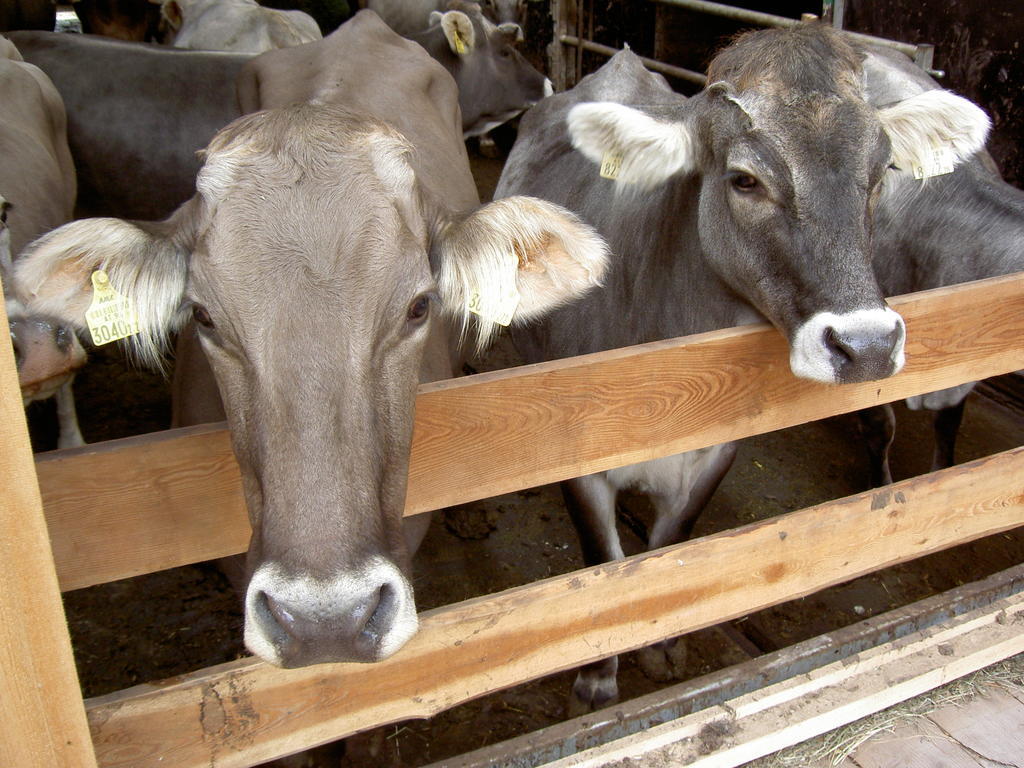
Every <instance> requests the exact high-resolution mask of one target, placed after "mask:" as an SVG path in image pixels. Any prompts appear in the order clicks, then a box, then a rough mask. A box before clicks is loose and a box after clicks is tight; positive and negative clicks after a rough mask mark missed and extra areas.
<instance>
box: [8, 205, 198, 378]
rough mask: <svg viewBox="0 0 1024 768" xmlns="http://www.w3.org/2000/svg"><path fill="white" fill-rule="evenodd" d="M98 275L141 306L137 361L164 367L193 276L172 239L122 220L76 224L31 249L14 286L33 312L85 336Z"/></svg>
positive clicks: (133, 344)
mask: <svg viewBox="0 0 1024 768" xmlns="http://www.w3.org/2000/svg"><path fill="white" fill-rule="evenodd" d="M98 269H102V270H103V271H105V272H106V273H107V276H108V278H109V280H110V285H111V286H112V287H113V289H114V291H116V292H117V293H118V294H120V295H121V296H123V297H126V298H127V299H128V300H130V302H131V304H132V306H133V308H134V311H135V316H136V319H137V322H138V328H139V332H138V333H136V334H134V335H133V336H130V337H128V339H127V340H126V341H127V343H128V345H129V348H130V349H131V351H132V352H133V354H134V357H135V358H136V359H137V360H138V361H139V362H141V363H144V364H147V365H151V366H153V367H156V368H160V367H162V364H163V359H164V353H165V352H166V347H167V336H168V334H169V333H170V332H171V331H174V330H177V328H179V327H180V326H181V324H182V321H183V319H184V317H183V314H182V313H181V311H180V307H181V303H182V298H183V296H184V293H185V283H186V279H187V277H188V255H187V253H186V252H185V251H184V250H183V249H182V248H180V247H179V246H177V245H176V244H175V243H174V242H173V241H172V240H170V239H168V238H166V237H163V236H161V235H156V234H153V233H151V232H150V231H148V230H147V229H143V227H142V226H141V225H139V224H136V223H132V222H128V221H124V220H122V219H80V220H78V221H73V222H71V223H69V224H65V225H64V226H62V227H58V228H57V229H55V230H53V231H52V232H50V233H48V234H46V235H44V236H43V237H41V238H39V239H38V240H36V241H34V242H33V243H31V244H29V246H28V247H27V248H26V249H25V250H24V251H23V252H22V254H21V255H20V257H19V258H18V261H17V263H16V264H15V267H14V287H15V291H16V294H17V296H18V298H19V299H20V300H21V301H22V303H23V304H24V305H25V308H26V311H28V312H32V313H38V314H43V315H48V316H51V317H54V318H56V319H58V320H60V321H62V322H64V323H66V324H68V325H71V326H73V327H75V328H76V329H78V330H85V329H86V327H87V323H86V312H87V311H88V310H89V308H90V305H91V304H92V301H93V295H94V288H93V279H92V276H93V273H94V272H95V271H96V270H98Z"/></svg>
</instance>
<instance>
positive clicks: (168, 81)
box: [11, 32, 252, 219]
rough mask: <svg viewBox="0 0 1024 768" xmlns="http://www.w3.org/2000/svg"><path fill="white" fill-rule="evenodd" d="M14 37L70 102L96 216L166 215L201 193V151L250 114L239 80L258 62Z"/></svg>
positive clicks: (76, 150)
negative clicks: (243, 112) (243, 109)
mask: <svg viewBox="0 0 1024 768" xmlns="http://www.w3.org/2000/svg"><path fill="white" fill-rule="evenodd" d="M11 39H12V40H13V41H14V42H15V44H16V45H17V46H18V48H19V50H21V52H22V55H23V56H24V57H25V59H26V61H29V62H31V63H33V64H35V65H37V66H38V67H39V68H40V69H42V70H43V71H44V72H46V74H47V75H48V76H49V77H50V79H51V80H53V83H54V85H55V86H56V87H57V90H58V91H59V92H60V95H61V97H62V98H63V100H64V104H65V107H66V109H67V115H68V140H69V143H70V145H71V153H72V155H73V157H74V159H75V166H76V169H77V170H78V175H79V213H80V214H81V215H89V216H104V215H117V216H124V217H127V218H135V219H160V218H163V217H165V216H167V215H169V214H170V212H171V211H173V210H174V208H176V207H177V206H178V205H180V204H181V203H182V202H184V201H185V200H187V199H188V198H189V197H191V196H192V193H193V191H194V182H195V175H196V173H197V171H198V170H199V166H200V163H199V159H198V157H197V155H196V153H197V152H198V151H199V150H200V149H202V148H203V147H205V146H206V144H207V143H208V142H209V141H210V139H211V138H212V137H213V135H214V133H216V132H217V131H218V130H219V129H220V128H222V127H224V125H226V124H227V123H229V122H230V121H231V120H233V119H234V118H235V117H237V116H238V115H239V114H240V112H239V108H238V102H237V97H236V94H235V77H236V75H237V73H238V71H239V70H240V69H241V67H242V65H243V64H244V63H245V62H247V61H248V60H249V59H250V58H252V57H251V56H249V55H245V54H230V53H215V52H206V51H179V50H174V49H170V48H165V47H163V46H158V45H148V44H145V43H128V42H122V41H118V40H108V39H106V38H100V37H93V36H89V35H63V34H56V33H48V32H14V33H11Z"/></svg>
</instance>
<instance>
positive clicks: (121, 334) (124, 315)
mask: <svg viewBox="0 0 1024 768" xmlns="http://www.w3.org/2000/svg"><path fill="white" fill-rule="evenodd" d="M92 288H93V294H92V304H90V305H89V309H88V310H87V311H86V313H85V322H86V325H88V326H89V333H90V334H92V343H93V344H95V345H96V346H101V345H103V344H109V343H110V342H112V341H117V340H118V339H124V338H126V337H128V336H132V335H134V334H136V333H138V332H139V320H138V317H136V315H135V308H134V307H133V306H132V300H131V299H129V298H128V297H127V296H122V295H121V294H119V293H118V292H117V291H115V290H114V286H112V285H111V284H110V278H109V277H108V276H107V273H106V272H104V271H103V270H102V269H97V270H96V271H95V272H93V273H92Z"/></svg>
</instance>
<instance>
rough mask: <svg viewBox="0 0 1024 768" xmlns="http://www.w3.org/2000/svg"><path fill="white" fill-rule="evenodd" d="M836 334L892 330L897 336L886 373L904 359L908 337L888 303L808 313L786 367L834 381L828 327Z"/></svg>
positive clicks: (802, 374) (880, 334)
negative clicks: (904, 348)
mask: <svg viewBox="0 0 1024 768" xmlns="http://www.w3.org/2000/svg"><path fill="white" fill-rule="evenodd" d="M830 329H831V330H833V331H835V333H836V334H838V335H839V336H846V335H861V336H864V337H870V336H872V335H875V336H878V337H885V336H888V335H889V334H891V333H892V332H893V331H894V330H895V331H897V332H898V338H897V341H896V343H895V344H894V345H893V348H892V354H891V356H890V363H891V366H892V367H891V370H890V371H889V373H888V374H887V375H893V374H896V373H899V372H900V370H902V368H903V364H904V363H905V362H906V358H905V356H904V352H903V344H904V341H905V340H906V337H907V331H906V326H905V325H904V323H903V318H902V317H900V316H899V314H897V313H896V312H894V311H893V310H891V309H890V308H889V307H884V308H882V309H858V310H855V311H853V312H844V313H842V314H835V313H833V312H819V313H817V314H816V315H813V316H811V318H810V319H808V320H807V322H805V323H804V324H803V325H802V326H800V328H799V329H797V332H796V333H795V334H794V335H793V341H792V343H791V345H790V353H789V367H790V369H791V370H792V371H793V375H794V376H798V377H799V378H801V379H810V380H811V381H820V382H823V383H825V384H834V383H836V382H837V381H838V378H839V374H838V371H837V370H836V368H835V365H834V363H833V356H832V353H831V352H830V350H829V348H828V345H827V344H826V341H825V340H826V335H827V333H828V331H829V330H830Z"/></svg>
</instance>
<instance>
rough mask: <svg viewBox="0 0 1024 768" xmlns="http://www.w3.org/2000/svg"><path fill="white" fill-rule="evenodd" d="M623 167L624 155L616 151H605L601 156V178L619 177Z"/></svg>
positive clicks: (613, 178)
mask: <svg viewBox="0 0 1024 768" xmlns="http://www.w3.org/2000/svg"><path fill="white" fill-rule="evenodd" d="M621 167H622V155H620V154H617V153H615V152H605V153H604V157H602V158H601V178H602V179H612V180H615V179H617V178H619V169H620V168H621Z"/></svg>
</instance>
